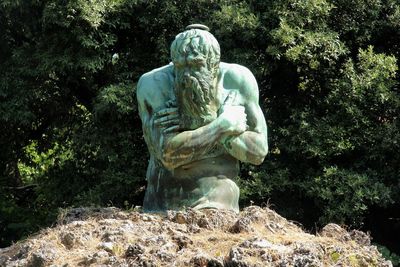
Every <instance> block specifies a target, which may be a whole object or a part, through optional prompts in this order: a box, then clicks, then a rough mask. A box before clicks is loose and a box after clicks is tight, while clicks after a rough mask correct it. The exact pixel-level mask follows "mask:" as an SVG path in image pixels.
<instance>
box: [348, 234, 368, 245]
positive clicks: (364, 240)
mask: <svg viewBox="0 0 400 267" xmlns="http://www.w3.org/2000/svg"><path fill="white" fill-rule="evenodd" d="M349 234H350V238H351V239H352V240H354V241H356V243H357V244H359V245H361V246H370V245H371V238H370V236H369V235H368V234H366V233H364V232H361V231H358V230H352V231H350V233H349Z"/></svg>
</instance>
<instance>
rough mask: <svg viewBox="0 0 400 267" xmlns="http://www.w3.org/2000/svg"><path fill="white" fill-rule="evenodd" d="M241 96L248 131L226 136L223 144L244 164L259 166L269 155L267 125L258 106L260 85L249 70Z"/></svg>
mask: <svg viewBox="0 0 400 267" xmlns="http://www.w3.org/2000/svg"><path fill="white" fill-rule="evenodd" d="M244 74H245V75H244V78H243V81H242V83H241V87H242V88H241V90H240V91H241V95H242V97H243V99H244V106H245V110H246V114H247V124H248V125H249V128H248V130H246V131H245V132H243V133H241V134H240V135H225V136H224V137H223V138H222V143H223V145H224V147H225V149H226V151H227V152H228V153H229V154H230V155H232V156H233V157H235V158H237V159H238V160H240V161H242V162H248V163H251V164H255V165H259V164H261V163H262V162H263V160H264V158H265V156H266V155H267V153H268V139H267V124H266V121H265V118H264V114H263V112H262V110H261V108H260V106H259V104H258V102H259V92H258V85H257V82H256V80H255V78H254V76H253V74H252V73H251V72H250V71H249V70H247V69H246V70H245V73H244Z"/></svg>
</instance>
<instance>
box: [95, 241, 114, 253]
mask: <svg viewBox="0 0 400 267" xmlns="http://www.w3.org/2000/svg"><path fill="white" fill-rule="evenodd" d="M98 248H100V249H104V250H105V251H107V252H109V253H113V249H114V243H113V242H102V243H100V244H99V245H98Z"/></svg>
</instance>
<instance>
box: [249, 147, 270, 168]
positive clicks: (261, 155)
mask: <svg viewBox="0 0 400 267" xmlns="http://www.w3.org/2000/svg"><path fill="white" fill-rule="evenodd" d="M267 154H268V146H262V147H260V148H259V150H258V151H257V154H256V155H254V157H253V160H252V164H254V165H261V163H263V162H264V159H265V157H266V156H267Z"/></svg>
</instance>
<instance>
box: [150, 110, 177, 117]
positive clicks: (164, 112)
mask: <svg viewBox="0 0 400 267" xmlns="http://www.w3.org/2000/svg"><path fill="white" fill-rule="evenodd" d="M169 114H178V108H164V109H162V110H160V111H157V112H156V113H155V114H154V116H156V117H161V116H165V115H169Z"/></svg>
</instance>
